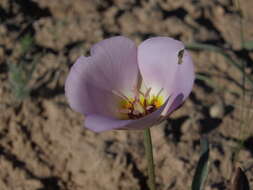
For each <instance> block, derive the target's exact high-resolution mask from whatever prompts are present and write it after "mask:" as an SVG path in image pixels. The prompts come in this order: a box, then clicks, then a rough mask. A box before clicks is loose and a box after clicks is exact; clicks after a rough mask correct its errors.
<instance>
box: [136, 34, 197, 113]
mask: <svg viewBox="0 0 253 190" xmlns="http://www.w3.org/2000/svg"><path fill="white" fill-rule="evenodd" d="M184 49H185V47H184V45H183V43H182V42H180V41H177V40H174V39H172V38H168V37H155V38H150V39H148V40H146V41H144V42H143V43H141V44H140V46H139V47H138V65H139V68H140V73H141V75H142V77H143V80H144V83H145V85H146V86H148V87H151V88H152V91H153V93H157V92H158V91H159V90H160V89H163V94H162V95H163V96H165V98H167V97H168V96H170V97H171V98H170V100H169V102H168V104H167V106H166V108H165V109H164V111H163V113H162V115H163V116H166V115H168V114H170V113H171V112H172V111H173V110H175V109H176V108H177V107H178V106H179V105H180V104H181V103H182V102H183V101H184V100H185V99H186V98H187V97H188V96H189V94H190V92H191V90H192V86H193V81H194V69H193V63H192V60H191V57H190V55H189V53H188V52H187V51H186V50H184ZM181 50H184V53H183V57H182V61H181V63H180V64H179V56H178V55H179V52H180V51H181Z"/></svg>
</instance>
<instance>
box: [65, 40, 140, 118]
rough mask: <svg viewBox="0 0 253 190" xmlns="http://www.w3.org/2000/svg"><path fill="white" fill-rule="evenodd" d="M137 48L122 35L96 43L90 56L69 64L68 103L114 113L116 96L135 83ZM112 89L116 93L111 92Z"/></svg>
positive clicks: (82, 110) (82, 109)
mask: <svg viewBox="0 0 253 190" xmlns="http://www.w3.org/2000/svg"><path fill="white" fill-rule="evenodd" d="M137 74H138V65H137V48H136V46H135V44H134V42H133V41H131V40H129V39H128V38H125V37H114V38H109V39H107V40H104V41H102V42H99V43H97V44H96V45H94V46H93V47H92V49H91V56H90V57H83V56H82V57H80V58H79V59H78V60H77V62H76V63H75V64H74V65H73V67H72V68H71V71H70V73H69V76H68V78H67V80H66V84H65V93H66V96H67V98H68V101H69V103H70V105H71V107H72V108H73V109H74V110H76V111H78V112H80V113H83V114H85V115H86V114H101V115H105V116H112V117H117V114H118V108H119V102H120V99H121V98H120V97H119V96H117V95H116V94H117V93H122V94H124V95H126V94H127V93H128V94H130V93H133V91H132V90H133V88H134V86H135V85H136V84H137V76H138V75H137ZM115 91H116V92H117V93H115Z"/></svg>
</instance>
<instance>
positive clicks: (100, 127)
mask: <svg viewBox="0 0 253 190" xmlns="http://www.w3.org/2000/svg"><path fill="white" fill-rule="evenodd" d="M168 100H169V99H167V100H166V102H165V104H164V105H163V106H162V107H160V108H159V109H158V110H156V111H155V112H153V113H151V114H149V115H147V116H145V117H142V118H140V119H136V120H119V119H115V118H111V117H106V116H102V115H98V114H91V115H87V117H86V118H85V127H86V128H88V129H90V130H92V131H94V132H103V131H109V130H115V129H122V130H124V129H125V130H140V129H144V128H148V127H152V126H154V125H156V124H158V123H159V122H161V121H163V120H164V119H166V118H165V117H163V116H162V115H161V113H162V112H163V110H164V108H165V107H166V105H167V103H168Z"/></svg>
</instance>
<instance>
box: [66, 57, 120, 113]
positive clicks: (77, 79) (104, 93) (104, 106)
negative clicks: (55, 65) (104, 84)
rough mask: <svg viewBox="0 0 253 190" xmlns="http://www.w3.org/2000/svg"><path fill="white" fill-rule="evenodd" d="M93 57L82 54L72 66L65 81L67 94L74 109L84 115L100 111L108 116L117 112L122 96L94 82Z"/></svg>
mask: <svg viewBox="0 0 253 190" xmlns="http://www.w3.org/2000/svg"><path fill="white" fill-rule="evenodd" d="M91 61H92V59H91V57H84V56H81V57H80V58H79V59H78V60H77V61H76V63H75V64H74V65H73V66H72V68H71V70H70V73H69V75H68V77H67V79H66V82H65V94H66V97H67V99H68V102H69V104H70V106H71V108H72V109H74V110H75V111H77V112H80V113H82V114H84V115H86V114H88V113H99V114H104V115H107V116H112V115H116V114H117V110H116V109H115V107H116V106H118V102H119V101H120V97H118V96H116V95H115V94H113V93H112V92H111V91H109V90H107V89H104V88H100V87H99V86H98V85H97V84H96V83H94V81H95V80H94V77H96V75H95V74H93V73H94V71H93V63H92V62H91Z"/></svg>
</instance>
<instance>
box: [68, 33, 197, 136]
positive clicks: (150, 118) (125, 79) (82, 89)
mask: <svg viewBox="0 0 253 190" xmlns="http://www.w3.org/2000/svg"><path fill="white" fill-rule="evenodd" d="M90 54H91V55H90V56H88V57H84V56H81V57H79V58H78V60H77V61H76V63H75V64H74V65H73V66H72V68H71V70H70V73H69V75H68V77H67V80H66V84H65V93H66V97H67V99H68V102H69V104H70V106H71V108H72V109H74V110H75V111H77V112H80V113H82V114H84V115H85V127H86V128H88V129H90V130H92V131H95V132H102V131H107V130H113V129H144V128H148V127H151V126H154V125H155V124H157V123H159V122H161V121H163V120H164V119H166V118H168V116H169V115H170V114H171V113H172V112H173V111H174V110H175V109H177V108H178V107H179V106H180V105H181V104H182V103H183V101H184V100H185V99H186V98H187V97H188V96H189V94H190V92H191V90H192V86H193V82H194V68H193V63H192V59H191V56H190V55H189V53H188V52H187V51H186V50H185V47H184V45H183V43H182V42H180V41H177V40H174V39H172V38H168V37H154V38H150V39H147V40H145V41H144V42H142V43H141V44H140V45H139V46H138V47H137V46H136V45H135V43H134V42H133V41H131V40H130V39H128V38H126V37H122V36H117V37H112V38H109V39H106V40H103V41H101V42H99V43H97V44H95V45H94V46H93V47H92V48H91V51H90Z"/></svg>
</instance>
